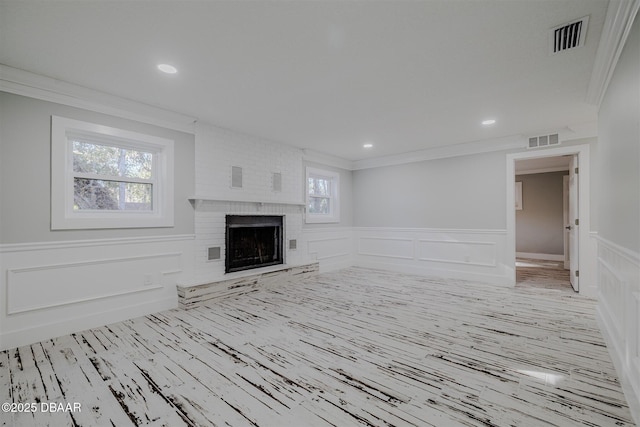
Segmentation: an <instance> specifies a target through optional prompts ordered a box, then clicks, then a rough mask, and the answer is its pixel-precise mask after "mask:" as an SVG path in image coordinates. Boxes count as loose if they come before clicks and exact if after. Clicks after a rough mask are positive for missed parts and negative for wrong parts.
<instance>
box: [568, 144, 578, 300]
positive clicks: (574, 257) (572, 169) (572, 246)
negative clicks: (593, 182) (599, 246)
mask: <svg viewBox="0 0 640 427" xmlns="http://www.w3.org/2000/svg"><path fill="white" fill-rule="evenodd" d="M577 168H578V156H577V155H573V156H571V161H570V163H569V224H568V225H567V228H568V230H569V268H570V270H569V280H570V281H571V286H572V287H573V290H574V291H576V292H578V291H579V289H580V286H579V283H578V282H579V280H578V279H579V273H578V271H579V270H578V234H579V233H578V230H579V227H580V225H579V216H578V175H579V173H580V171H579V170H578V169H577ZM576 170H578V173H576Z"/></svg>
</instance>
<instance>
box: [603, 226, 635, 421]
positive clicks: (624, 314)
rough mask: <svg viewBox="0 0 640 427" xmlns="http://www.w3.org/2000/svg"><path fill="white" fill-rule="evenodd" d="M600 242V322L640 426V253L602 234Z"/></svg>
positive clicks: (632, 410)
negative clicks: (603, 236) (619, 244)
mask: <svg viewBox="0 0 640 427" xmlns="http://www.w3.org/2000/svg"><path fill="white" fill-rule="evenodd" d="M597 243H598V248H597V253H598V263H597V264H598V267H597V274H598V284H599V291H600V292H599V297H598V308H597V317H598V322H599V323H600V328H601V329H602V333H603V335H604V337H605V340H606V341H607V348H608V349H609V353H610V354H611V358H612V359H613V363H614V365H615V367H616V370H617V371H618V377H619V378H620V381H621V383H622V388H623V390H624V392H625V396H626V398H627V401H628V403H629V407H630V409H631V413H632V414H633V416H634V419H635V421H636V422H637V423H638V424H639V425H640V254H638V253H636V252H633V251H630V250H628V249H626V248H623V247H621V246H618V245H617V244H615V243H613V242H610V241H608V240H606V239H604V238H602V237H598V238H597Z"/></svg>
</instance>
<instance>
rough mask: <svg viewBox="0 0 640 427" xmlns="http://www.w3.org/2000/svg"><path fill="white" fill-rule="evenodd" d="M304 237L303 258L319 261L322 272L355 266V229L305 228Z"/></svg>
mask: <svg viewBox="0 0 640 427" xmlns="http://www.w3.org/2000/svg"><path fill="white" fill-rule="evenodd" d="M303 236H304V243H303V247H302V248H300V249H301V250H303V251H305V254H304V255H303V256H304V257H305V258H307V259H313V260H316V261H318V262H319V263H320V272H326V271H332V270H339V269H341V268H347V267H350V266H352V265H353V228H351V227H333V228H304V229H303Z"/></svg>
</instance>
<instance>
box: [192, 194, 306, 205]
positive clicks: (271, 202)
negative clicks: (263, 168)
mask: <svg viewBox="0 0 640 427" xmlns="http://www.w3.org/2000/svg"><path fill="white" fill-rule="evenodd" d="M189 201H190V202H191V203H192V204H194V206H197V205H198V204H200V203H203V202H213V203H250V204H257V205H284V206H299V207H304V206H306V204H305V203H304V202H299V201H279V200H257V199H255V200H247V199H241V198H237V199H232V198H220V197H214V196H201V195H196V196H191V197H189Z"/></svg>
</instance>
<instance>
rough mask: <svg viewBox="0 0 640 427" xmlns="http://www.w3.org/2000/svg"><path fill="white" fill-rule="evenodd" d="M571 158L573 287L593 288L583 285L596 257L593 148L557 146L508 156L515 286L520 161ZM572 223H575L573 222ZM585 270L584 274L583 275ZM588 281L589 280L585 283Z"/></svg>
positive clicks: (509, 253)
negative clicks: (591, 177) (591, 244)
mask: <svg viewBox="0 0 640 427" xmlns="http://www.w3.org/2000/svg"><path fill="white" fill-rule="evenodd" d="M564 156H569V158H570V159H572V160H571V162H572V163H571V164H570V165H569V172H570V182H571V185H573V188H574V190H575V191H574V192H573V194H574V199H573V200H572V202H570V203H569V204H570V205H571V203H573V206H574V212H571V213H570V216H571V215H572V214H573V215H574V217H573V218H574V221H573V223H572V224H567V226H569V225H571V230H570V244H569V246H570V249H569V251H570V254H572V255H573V256H570V266H569V267H570V275H571V282H572V286H573V288H574V289H575V290H576V292H580V293H589V290H590V289H589V288H591V287H592V286H587V287H586V288H585V287H584V286H581V284H583V285H584V284H585V282H587V284H588V282H589V279H590V278H589V273H590V270H591V268H589V266H588V259H589V257H592V256H593V255H592V254H591V252H590V248H589V246H588V245H589V228H590V215H589V204H590V196H589V185H590V183H589V161H590V160H589V146H588V145H586V144H585V145H574V146H568V147H555V148H548V149H541V150H535V149H534V150H530V151H526V152H519V153H512V154H508V155H507V177H506V178H507V185H506V188H507V195H506V196H507V197H506V200H507V204H506V209H507V242H506V257H507V258H506V260H507V264H506V270H507V272H508V274H509V275H510V279H511V281H512V283H513V284H514V285H515V283H516V209H515V206H516V194H515V189H516V184H515V181H516V180H515V177H516V162H517V161H522V160H531V159H549V158H554V157H564ZM541 161H542V160H541ZM570 222H571V221H570ZM581 270H582V274H580V273H581ZM585 279H586V280H585Z"/></svg>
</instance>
